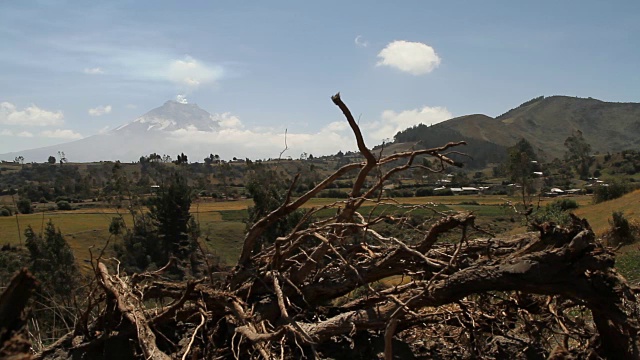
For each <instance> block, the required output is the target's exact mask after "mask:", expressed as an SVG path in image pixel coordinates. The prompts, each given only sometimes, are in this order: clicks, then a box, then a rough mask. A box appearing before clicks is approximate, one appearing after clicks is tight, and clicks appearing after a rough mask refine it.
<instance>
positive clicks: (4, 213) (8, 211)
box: [0, 208, 11, 216]
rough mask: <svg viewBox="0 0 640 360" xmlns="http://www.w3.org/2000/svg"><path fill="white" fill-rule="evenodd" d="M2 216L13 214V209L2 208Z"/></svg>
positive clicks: (0, 210)
mask: <svg viewBox="0 0 640 360" xmlns="http://www.w3.org/2000/svg"><path fill="white" fill-rule="evenodd" d="M0 216H11V210H9V209H7V208H1V209H0Z"/></svg>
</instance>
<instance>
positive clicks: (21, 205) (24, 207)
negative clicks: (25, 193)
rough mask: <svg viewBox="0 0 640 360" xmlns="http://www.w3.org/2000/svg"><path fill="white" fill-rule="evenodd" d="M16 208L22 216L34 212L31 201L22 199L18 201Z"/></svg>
mask: <svg viewBox="0 0 640 360" xmlns="http://www.w3.org/2000/svg"><path fill="white" fill-rule="evenodd" d="M16 207H17V208H18V211H19V212H20V214H31V213H32V212H33V207H31V200H29V199H25V198H22V199H20V200H18V202H17V203H16Z"/></svg>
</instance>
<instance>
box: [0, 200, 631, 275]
mask: <svg viewBox="0 0 640 360" xmlns="http://www.w3.org/2000/svg"><path fill="white" fill-rule="evenodd" d="M572 199H574V200H576V201H577V202H578V203H579V204H580V208H579V209H578V210H577V211H576V213H577V214H578V215H579V216H582V217H586V218H587V219H588V220H589V221H590V223H591V224H592V225H593V226H594V230H596V233H598V234H600V233H602V231H604V229H606V225H607V224H608V223H607V219H608V218H609V217H610V216H611V211H612V210H613V209H622V210H624V211H625V214H628V215H629V216H630V219H631V220H633V219H636V218H637V216H638V209H639V208H640V207H638V205H637V204H638V201H640V192H634V193H632V194H629V195H627V196H625V197H623V198H621V199H617V200H613V201H610V202H606V203H602V204H598V205H591V198H590V197H589V196H577V197H572ZM536 200H537V199H536ZM553 200H554V199H543V201H542V203H541V205H544V204H545V203H547V202H550V201H553ZM342 201H344V200H341V199H312V200H311V201H310V202H309V203H307V204H305V206H303V208H306V209H309V208H312V207H313V208H316V209H320V208H322V207H323V206H329V205H331V204H335V203H339V202H342ZM507 201H514V202H515V201H517V199H515V198H508V197H505V196H497V195H496V196H483V195H479V196H478V195H477V196H471V195H465V196H447V197H441V196H432V197H412V198H397V199H394V200H387V201H385V203H386V204H385V205H380V206H375V207H374V206H372V205H369V204H366V203H365V205H364V206H363V207H362V208H361V211H360V212H361V214H363V215H364V216H378V215H382V214H392V213H393V214H398V213H404V212H407V211H409V212H410V213H411V214H413V215H417V216H425V217H430V216H434V215H435V216H438V215H437V213H443V214H446V213H449V212H453V211H471V212H473V213H474V214H476V216H477V219H478V221H477V223H478V224H480V225H481V226H484V227H485V228H486V229H488V230H491V231H496V232H500V231H504V230H506V229H508V228H509V227H513V226H514V224H512V223H511V222H510V221H509V219H511V218H512V216H513V211H512V210H511V208H510V207H509V206H505V203H506V202H507ZM394 203H397V204H401V205H400V206H396V205H393V204H394ZM251 204H252V202H251V200H240V201H228V202H214V201H208V202H207V201H202V200H200V201H198V202H194V204H193V205H192V207H191V212H192V215H193V216H194V217H195V218H196V220H197V221H198V222H199V223H200V227H201V230H202V239H201V240H202V244H204V245H205V246H206V248H207V250H209V251H210V252H211V253H212V254H213V257H214V258H215V260H216V261H221V262H222V263H224V264H227V265H230V264H233V263H234V262H235V260H236V259H237V257H238V255H239V252H240V247H241V245H242V241H243V238H244V232H245V230H246V224H245V221H246V219H247V217H248V212H247V208H248V207H249V206H251ZM536 204H537V201H536ZM338 206H340V204H338ZM434 210H435V211H437V213H436V212H434ZM121 213H122V211H121ZM335 213H336V209H335V208H327V209H322V210H320V211H318V212H317V213H316V215H315V216H316V217H329V216H332V215H335ZM122 214H123V217H124V219H125V221H126V222H127V224H128V225H131V216H130V215H128V214H127V213H122ZM114 216H119V214H118V213H117V212H116V211H115V210H114V209H111V208H101V209H80V210H75V211H64V212H63V211H52V212H44V213H36V214H28V215H23V214H19V215H17V222H16V216H11V217H0V234H1V235H0V236H1V237H0V245H1V244H7V243H9V244H12V245H17V244H20V242H21V241H24V235H22V234H23V233H24V230H25V229H26V227H27V226H31V227H32V228H33V229H34V230H35V231H36V232H41V230H42V228H43V226H44V224H46V222H47V221H49V220H51V221H53V223H54V224H55V225H56V227H58V228H59V229H60V230H61V231H62V233H63V234H64V236H65V238H66V239H67V241H68V242H69V244H70V246H71V248H72V249H73V251H74V253H75V254H76V258H77V259H78V261H79V262H80V263H81V264H86V263H87V261H88V260H89V259H90V250H91V251H93V253H94V254H95V253H96V252H98V251H99V249H100V248H101V247H103V246H104V244H106V243H107V241H110V242H113V241H118V240H116V239H110V234H109V232H108V228H109V223H110V221H111V219H112V218H113V217H114ZM18 225H19V229H20V231H18ZM516 225H517V224H516ZM523 229H524V228H517V231H521V230H523ZM625 256H626V257H627V259H626V260H623V261H621V263H620V265H621V266H622V267H625V268H634V267H635V264H637V263H638V262H640V260H638V256H636V255H635V253H631V254H628V255H625ZM621 260H622V259H621Z"/></svg>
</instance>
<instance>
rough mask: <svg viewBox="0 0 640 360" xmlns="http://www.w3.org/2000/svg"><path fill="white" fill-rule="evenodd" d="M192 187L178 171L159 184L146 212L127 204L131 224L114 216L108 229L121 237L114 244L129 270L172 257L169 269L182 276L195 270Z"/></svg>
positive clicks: (196, 230) (159, 264)
mask: <svg viewBox="0 0 640 360" xmlns="http://www.w3.org/2000/svg"><path fill="white" fill-rule="evenodd" d="M192 195H193V194H192V189H191V187H189V186H188V184H187V180H186V179H185V177H184V176H182V175H181V174H180V173H179V172H174V173H173V175H172V176H171V177H170V178H169V179H167V181H166V183H164V184H162V185H161V186H160V187H159V189H158V191H157V193H156V195H155V196H153V197H151V198H149V199H148V200H147V202H146V205H147V206H148V212H144V211H143V210H142V209H136V208H133V207H131V208H130V211H131V215H132V218H133V227H132V228H130V229H129V228H127V226H126V224H125V222H124V220H123V218H122V217H114V218H113V219H112V221H111V224H110V226H109V232H110V233H111V234H112V235H113V236H116V237H121V238H122V242H121V243H120V242H118V243H116V244H115V245H114V249H115V251H116V253H117V254H118V258H119V259H120V260H121V261H122V264H123V266H124V267H125V268H126V269H129V270H131V271H143V270H146V269H149V268H158V267H162V266H164V265H165V264H167V263H168V261H169V259H170V258H172V257H173V258H176V259H177V262H176V264H175V266H173V267H172V268H171V272H172V273H173V274H174V275H175V276H179V277H184V276H186V275H188V274H192V275H193V274H195V273H197V272H198V271H199V269H197V266H194V265H195V264H196V262H197V259H196V258H194V256H195V250H196V249H197V239H198V236H199V226H198V224H197V223H196V222H195V220H194V218H193V217H192V216H191V213H190V207H191V201H192Z"/></svg>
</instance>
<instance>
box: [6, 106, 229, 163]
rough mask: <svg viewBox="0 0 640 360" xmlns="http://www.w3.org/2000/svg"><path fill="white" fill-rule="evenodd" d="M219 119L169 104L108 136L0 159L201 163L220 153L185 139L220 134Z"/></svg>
mask: <svg viewBox="0 0 640 360" xmlns="http://www.w3.org/2000/svg"><path fill="white" fill-rule="evenodd" d="M219 119H220V115H218V116H214V115H211V114H210V113H208V112H207V111H205V110H203V109H201V108H200V107H199V106H198V105H196V104H187V103H186V102H185V101H182V102H180V101H174V100H169V101H167V102H165V103H164V105H162V106H160V107H157V108H155V109H153V110H151V111H149V112H147V113H146V114H144V115H142V116H140V117H138V118H137V119H135V120H133V121H131V122H129V123H126V124H124V125H121V126H119V127H117V128H115V129H113V130H111V131H108V132H106V133H103V134H99V135H93V136H89V137H86V138H84V139H80V140H76V141H72V142H68V143H64V144H60V145H54V146H47V147H42V148H37V149H31V150H24V151H20V152H15V153H8V154H2V155H0V159H3V160H12V159H14V157H16V156H23V157H24V159H25V161H27V162H29V161H36V162H43V161H46V160H47V158H48V157H49V156H50V155H56V154H57V153H58V151H62V152H64V153H65V154H66V157H67V158H68V159H69V161H73V162H91V161H100V160H121V161H135V160H138V159H139V158H140V156H143V155H149V154H151V153H158V154H168V155H170V156H175V155H177V154H180V153H181V152H184V153H188V154H189V155H193V156H194V157H193V158H194V159H202V157H201V156H206V155H208V154H209V153H210V152H216V151H219V150H220V149H216V148H215V145H214V146H212V144H211V143H210V142H209V143H202V142H196V141H184V140H185V137H188V136H190V135H191V134H199V135H201V136H204V137H206V138H213V136H214V135H216V134H217V133H218V131H219V130H220V120H219ZM208 134H211V135H210V136H209V135H208Z"/></svg>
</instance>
